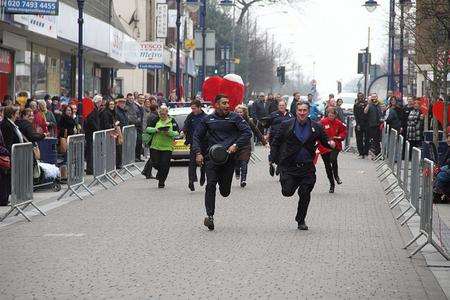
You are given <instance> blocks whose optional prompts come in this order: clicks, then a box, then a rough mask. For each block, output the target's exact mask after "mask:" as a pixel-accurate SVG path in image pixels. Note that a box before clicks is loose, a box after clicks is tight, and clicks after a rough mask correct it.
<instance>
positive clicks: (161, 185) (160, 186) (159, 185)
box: [158, 182, 166, 189]
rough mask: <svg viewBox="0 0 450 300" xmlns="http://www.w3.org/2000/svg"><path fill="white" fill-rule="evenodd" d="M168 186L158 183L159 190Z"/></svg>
mask: <svg viewBox="0 0 450 300" xmlns="http://www.w3.org/2000/svg"><path fill="white" fill-rule="evenodd" d="M165 186H166V185H165V184H164V183H163V182H159V183H158V189H163V188H164V187H165Z"/></svg>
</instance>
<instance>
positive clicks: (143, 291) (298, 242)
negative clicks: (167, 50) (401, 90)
mask: <svg viewBox="0 0 450 300" xmlns="http://www.w3.org/2000/svg"><path fill="white" fill-rule="evenodd" d="M258 151H260V152H261V153H260V154H261V155H265V154H264V153H263V152H264V151H265V150H262V149H259V150H258ZM340 165H341V168H340V169H341V178H342V180H343V181H344V184H343V185H342V186H338V187H337V189H336V193H335V194H334V195H330V194H328V184H327V180H326V178H325V177H324V173H325V172H324V168H323V164H322V162H321V161H319V163H318V181H317V184H316V188H315V190H314V192H313V198H312V201H311V205H310V211H309V216H308V219H307V224H308V225H309V226H310V230H309V231H307V232H301V231H299V230H297V229H296V223H295V222H294V217H295V213H296V205H297V201H296V200H297V199H296V198H291V199H288V198H283V197H282V196H281V193H280V187H279V184H278V182H277V181H276V179H274V178H271V177H269V175H268V171H267V165H266V163H265V162H262V163H258V164H257V165H251V167H250V175H249V180H248V187H247V188H245V189H241V188H240V187H238V183H237V182H234V183H233V185H234V187H233V191H232V194H231V196H230V197H229V198H228V199H222V198H221V197H218V201H217V205H216V217H215V219H216V222H215V223H216V230H215V231H214V232H209V231H207V229H206V228H204V227H203V226H202V220H203V217H204V208H203V191H202V190H200V189H197V191H196V192H194V193H192V192H189V191H188V189H187V184H186V177H187V169H186V168H185V167H180V166H177V167H173V168H172V169H171V171H170V175H169V179H168V182H167V185H166V189H165V190H158V189H157V188H156V182H155V181H148V180H145V179H143V178H137V179H134V180H130V181H128V182H126V183H125V184H121V185H120V186H118V187H115V188H112V189H110V190H107V191H104V192H101V193H98V194H97V195H96V196H95V197H88V198H86V199H85V200H84V201H73V202H70V203H68V204H67V205H64V206H62V207H58V208H56V209H53V210H51V211H49V212H48V216H47V217H33V223H26V222H23V221H21V222H18V223H15V224H12V225H9V226H6V227H2V228H0V240H1V248H0V253H1V260H0V299H12V298H17V299H22V298H23V299H29V298H37V299H48V298H57V299H73V298H84V299H104V298H108V299H121V298H127V299H148V298H158V299H176V298H181V299H186V298H190V299H231V298H236V299H255V298H265V299H268V298H271V299H298V298H313V299H316V298H325V299H330V298H332V299H336V298H341V299H342V298H345V299H349V298H350V299H361V298H373V299H445V295H444V294H443V292H442V289H441V288H440V286H439V285H438V283H437V281H436V280H435V278H434V276H433V274H432V273H431V272H430V271H429V270H428V269H427V268H426V267H425V261H424V259H423V257H422V256H418V257H416V258H414V259H408V258H407V256H408V252H407V251H405V250H402V246H403V245H404V244H405V242H406V241H407V240H408V239H409V238H410V236H409V233H408V232H407V230H406V229H401V228H400V227H399V226H398V224H397V223H396V221H395V220H394V218H393V216H392V213H391V211H390V210H389V208H388V206H387V204H386V201H385V196H384V193H383V189H382V187H381V185H380V184H379V183H378V180H377V179H376V176H375V170H374V165H373V164H372V163H371V162H369V161H364V160H358V159H356V158H355V156H353V155H351V154H344V155H342V156H341V157H340Z"/></svg>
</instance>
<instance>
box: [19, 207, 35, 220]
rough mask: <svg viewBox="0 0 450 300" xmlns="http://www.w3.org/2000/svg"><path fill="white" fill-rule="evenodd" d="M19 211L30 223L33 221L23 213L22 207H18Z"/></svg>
mask: <svg viewBox="0 0 450 300" xmlns="http://www.w3.org/2000/svg"><path fill="white" fill-rule="evenodd" d="M16 209H17V211H18V212H19V213H20V214H21V215H22V216H23V217H24V218H25V219H27V220H28V222H31V219H30V218H28V216H27V215H26V214H25V213H24V212H23V210H22V209H20V207H18V206H16Z"/></svg>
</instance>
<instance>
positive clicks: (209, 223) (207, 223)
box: [203, 216, 214, 231]
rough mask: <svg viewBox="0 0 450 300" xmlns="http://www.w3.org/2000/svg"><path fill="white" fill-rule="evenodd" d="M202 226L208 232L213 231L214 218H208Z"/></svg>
mask: <svg viewBox="0 0 450 300" xmlns="http://www.w3.org/2000/svg"><path fill="white" fill-rule="evenodd" d="M203 225H205V226H206V227H208V229H209V230H211V231H212V230H214V218H213V217H212V216H208V217H206V218H205V220H204V221H203Z"/></svg>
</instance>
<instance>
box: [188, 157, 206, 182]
mask: <svg viewBox="0 0 450 300" xmlns="http://www.w3.org/2000/svg"><path fill="white" fill-rule="evenodd" d="M197 167H198V166H197V161H196V153H195V152H194V151H192V149H191V151H190V152H189V167H188V177H189V183H191V182H197V181H198V177H197ZM205 176H206V174H205V165H203V166H201V167H200V178H202V179H203V180H204V178H205Z"/></svg>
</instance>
